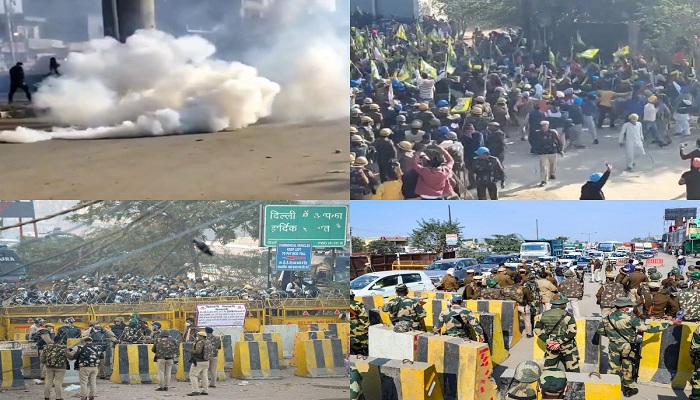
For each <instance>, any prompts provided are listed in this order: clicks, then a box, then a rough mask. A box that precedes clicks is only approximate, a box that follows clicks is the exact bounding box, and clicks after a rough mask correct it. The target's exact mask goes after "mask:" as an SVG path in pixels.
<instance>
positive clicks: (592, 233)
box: [581, 232, 598, 244]
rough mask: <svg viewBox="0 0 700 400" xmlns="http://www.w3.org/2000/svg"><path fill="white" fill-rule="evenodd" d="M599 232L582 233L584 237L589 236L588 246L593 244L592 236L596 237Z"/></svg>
mask: <svg viewBox="0 0 700 400" xmlns="http://www.w3.org/2000/svg"><path fill="white" fill-rule="evenodd" d="M597 233H598V232H589V233H581V234H582V235H588V244H591V235H595V234H597Z"/></svg>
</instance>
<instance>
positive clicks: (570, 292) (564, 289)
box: [559, 269, 583, 318]
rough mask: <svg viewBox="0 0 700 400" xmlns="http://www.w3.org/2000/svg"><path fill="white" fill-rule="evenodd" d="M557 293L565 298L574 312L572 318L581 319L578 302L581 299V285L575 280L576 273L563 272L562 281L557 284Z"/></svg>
mask: <svg viewBox="0 0 700 400" xmlns="http://www.w3.org/2000/svg"><path fill="white" fill-rule="evenodd" d="M559 293H561V294H563V295H564V296H566V298H567V299H569V304H571V309H572V310H573V312H574V318H581V311H580V310H579V307H578V301H579V300H581V299H583V283H581V281H579V280H578V279H577V278H576V273H575V272H574V271H572V270H570V269H567V270H566V272H564V280H563V281H561V283H560V284H559Z"/></svg>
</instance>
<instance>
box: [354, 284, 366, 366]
mask: <svg viewBox="0 0 700 400" xmlns="http://www.w3.org/2000/svg"><path fill="white" fill-rule="evenodd" d="M368 333H369V315H368V314H367V309H366V308H365V305H364V304H362V303H361V302H359V301H357V300H355V293H353V292H350V354H355V355H362V356H367V355H369V353H368V351H369V349H368V346H369V336H368Z"/></svg>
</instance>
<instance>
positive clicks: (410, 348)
mask: <svg viewBox="0 0 700 400" xmlns="http://www.w3.org/2000/svg"><path fill="white" fill-rule="evenodd" d="M423 333H425V332H421V331H410V332H394V328H393V327H392V326H390V325H371V326H370V327H369V356H370V357H376V358H389V359H393V360H411V361H416V343H417V340H418V339H417V337H418V335H420V334H423Z"/></svg>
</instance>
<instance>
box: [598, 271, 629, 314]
mask: <svg viewBox="0 0 700 400" xmlns="http://www.w3.org/2000/svg"><path fill="white" fill-rule="evenodd" d="M624 295H625V288H624V287H623V286H622V284H620V283H617V282H615V274H614V273H612V272H608V273H607V274H605V283H604V284H603V286H601V287H600V288H599V289H598V293H596V295H595V297H596V299H597V301H596V304H598V305H599V306H600V315H601V316H602V317H603V318H605V317H607V316H608V315H610V313H611V312H613V302H614V301H615V299H617V298H619V297H623V296H624Z"/></svg>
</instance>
